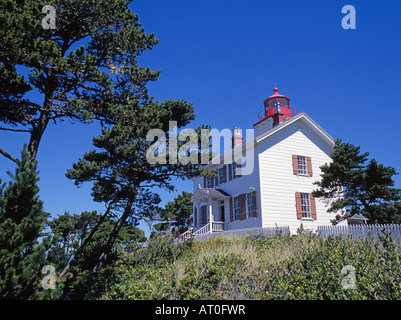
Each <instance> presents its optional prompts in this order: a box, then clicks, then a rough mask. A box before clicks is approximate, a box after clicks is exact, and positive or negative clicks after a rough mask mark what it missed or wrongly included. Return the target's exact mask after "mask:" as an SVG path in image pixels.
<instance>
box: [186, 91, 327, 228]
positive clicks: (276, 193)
mask: <svg viewBox="0 0 401 320" xmlns="http://www.w3.org/2000/svg"><path fill="white" fill-rule="evenodd" d="M273 91H274V94H273V95H272V96H271V97H269V98H268V99H266V100H265V101H264V109H263V110H262V111H261V112H260V113H259V114H258V121H257V122H256V123H255V124H254V125H253V128H254V130H255V135H254V138H253V139H251V140H250V141H246V142H243V137H242V135H241V130H239V129H238V128H235V129H234V130H233V131H234V132H233V137H232V147H233V149H232V150H230V152H229V153H228V152H226V153H228V154H229V156H230V157H231V159H232V158H235V157H236V154H240V153H241V152H242V153H245V152H246V151H247V149H249V148H252V147H253V149H254V150H253V152H254V168H253V170H252V172H251V173H250V174H246V175H240V174H238V171H239V170H238V166H241V163H240V164H239V165H238V164H237V163H236V162H235V161H233V162H231V163H229V162H230V161H225V163H224V159H225V156H226V155H225V154H223V155H221V156H220V159H221V160H222V161H220V163H219V164H211V163H210V164H209V167H210V168H212V169H217V172H218V176H217V178H212V179H211V178H205V177H203V176H200V177H196V178H194V179H193V197H192V202H193V224H194V228H193V230H191V232H193V233H194V234H195V235H196V234H205V233H210V232H219V231H223V230H224V231H226V230H241V229H242V230H243V229H252V228H266V227H273V228H274V227H277V226H278V227H280V226H288V227H289V228H290V231H291V233H294V232H296V230H297V229H298V228H299V227H300V225H301V224H302V226H303V227H304V228H305V229H315V228H316V226H317V225H330V224H331V223H330V219H333V215H332V214H329V213H327V204H325V203H324V201H322V200H320V199H315V198H314V197H313V196H312V194H311V192H312V191H313V190H314V189H316V188H317V186H316V185H313V182H315V181H317V180H320V179H321V177H320V175H321V170H320V166H322V165H323V164H325V163H328V162H330V161H331V159H330V157H329V155H330V152H331V150H332V148H333V146H334V139H333V138H332V137H331V136H330V135H329V134H328V133H327V132H326V131H325V130H324V129H323V128H322V127H321V126H319V125H318V124H317V123H316V122H315V121H314V120H313V119H312V118H311V117H310V116H308V115H307V114H306V113H304V112H301V113H298V111H297V109H295V108H294V107H292V106H291V105H290V99H289V98H288V97H286V96H284V95H281V94H279V93H278V89H277V88H274V90H273ZM231 151H232V152H231ZM232 154H233V156H232ZM248 173H249V172H248Z"/></svg>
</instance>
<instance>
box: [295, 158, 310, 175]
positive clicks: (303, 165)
mask: <svg viewBox="0 0 401 320" xmlns="http://www.w3.org/2000/svg"><path fill="white" fill-rule="evenodd" d="M297 160H298V174H308V164H307V162H306V157H304V156H297Z"/></svg>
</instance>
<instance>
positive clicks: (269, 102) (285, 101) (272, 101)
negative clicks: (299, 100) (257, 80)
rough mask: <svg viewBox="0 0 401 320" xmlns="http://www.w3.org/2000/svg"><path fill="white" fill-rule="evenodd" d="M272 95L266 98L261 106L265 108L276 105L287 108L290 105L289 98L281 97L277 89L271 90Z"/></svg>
mask: <svg viewBox="0 0 401 320" xmlns="http://www.w3.org/2000/svg"><path fill="white" fill-rule="evenodd" d="M273 92H274V94H273V95H272V96H270V97H269V98H267V99H266V100H265V101H263V104H264V105H265V106H266V107H273V106H275V105H277V104H280V106H283V107H284V106H289V105H290V98H288V97H286V96H283V95H282V94H279V93H278V88H277V87H274V89H273Z"/></svg>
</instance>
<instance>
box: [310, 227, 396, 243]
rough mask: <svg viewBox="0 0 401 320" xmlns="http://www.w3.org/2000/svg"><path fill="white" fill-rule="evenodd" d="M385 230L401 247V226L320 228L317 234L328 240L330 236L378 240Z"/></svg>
mask: <svg viewBox="0 0 401 320" xmlns="http://www.w3.org/2000/svg"><path fill="white" fill-rule="evenodd" d="M383 230H384V231H385V232H387V233H388V234H389V235H390V236H391V238H392V240H393V241H394V242H395V243H396V244H397V245H398V246H400V245H401V225H400V224H368V225H366V224H365V225H362V224H361V225H349V226H318V227H317V230H316V231H317V233H318V234H319V235H320V236H321V237H323V238H327V237H329V236H332V237H336V236H344V237H348V236H351V237H352V239H354V240H356V239H367V238H369V237H371V238H373V239H374V240H378V239H379V236H380V235H384V234H383Z"/></svg>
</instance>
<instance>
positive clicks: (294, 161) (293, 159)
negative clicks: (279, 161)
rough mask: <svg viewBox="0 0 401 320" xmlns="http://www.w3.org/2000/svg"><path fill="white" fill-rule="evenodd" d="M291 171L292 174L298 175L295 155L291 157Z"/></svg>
mask: <svg viewBox="0 0 401 320" xmlns="http://www.w3.org/2000/svg"><path fill="white" fill-rule="evenodd" d="M292 170H293V172H294V174H298V156H297V155H296V154H293V155H292Z"/></svg>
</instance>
